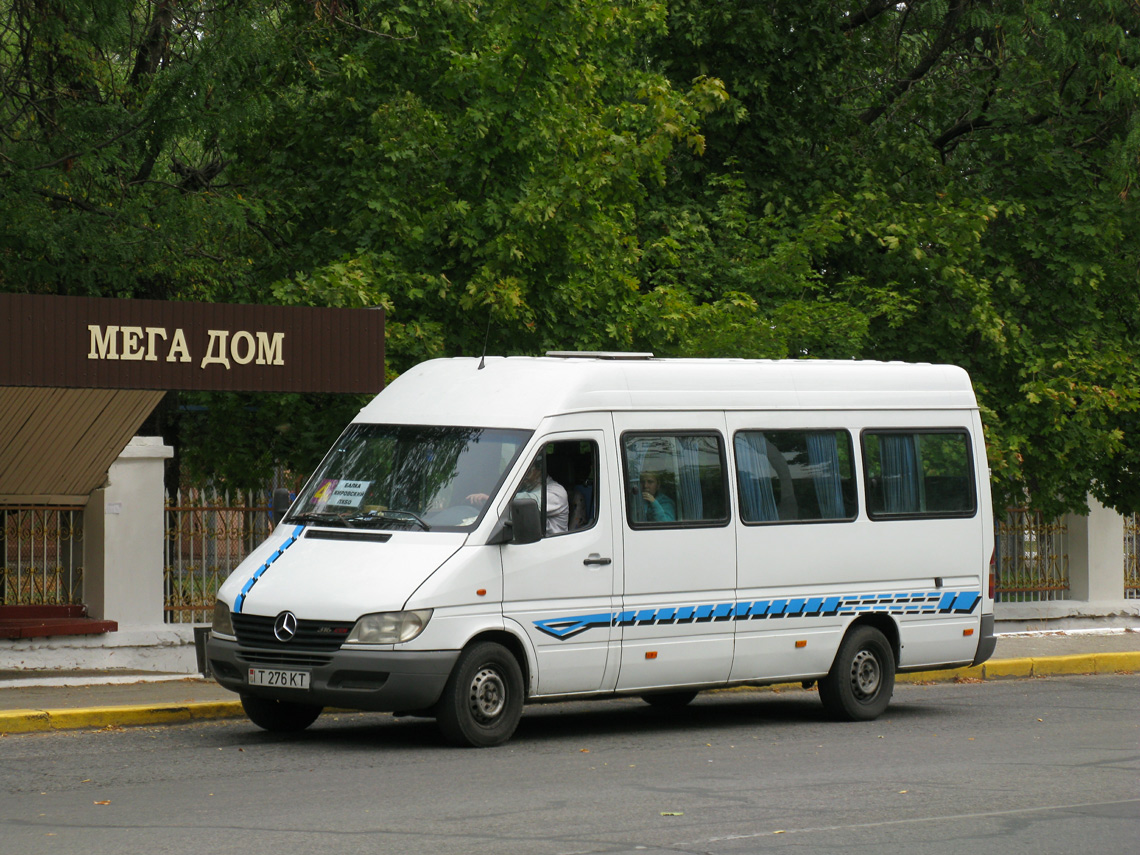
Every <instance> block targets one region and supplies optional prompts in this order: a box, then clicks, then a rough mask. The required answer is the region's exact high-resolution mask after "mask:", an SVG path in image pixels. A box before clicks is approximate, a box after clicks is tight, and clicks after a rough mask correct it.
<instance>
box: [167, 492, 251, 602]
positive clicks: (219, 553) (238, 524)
mask: <svg viewBox="0 0 1140 855" xmlns="http://www.w3.org/2000/svg"><path fill="white" fill-rule="evenodd" d="M269 505H270V499H269V494H268V493H264V492H242V491H235V492H233V493H230V492H229V491H219V490H217V489H215V488H213V487H188V488H183V489H180V490H178V491H177V492H176V493H175V494H174V495H173V496H171V495H170V494H169V493H167V496H166V545H165V561H164V565H163V566H164V568H165V569H164V575H165V587H164V591H165V597H164V603H163V619H164V620H165V622H166V623H208V622H209V621H210V619H211V617H212V615H213V609H214V599H215V598H216V597H217V594H218V587H219V586H220V585H221V584H222V582H224V581H225V580H226V577H227V576H229V575H230V573H231V572H233V570H234V568H236V567H237V566H238V564H240V563H241V561H242V559H243V558H245V556H246V555H248V554H249V553H250V552H252V551H253V549H254V548H255V547H256V546H257V545H258V544H260V543H261V542H262V541H263V540H265V538H266V537H268V536H269V532H270V530H271V527H272V526H271V522H270V507H269Z"/></svg>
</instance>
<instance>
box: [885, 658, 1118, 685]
mask: <svg viewBox="0 0 1140 855" xmlns="http://www.w3.org/2000/svg"><path fill="white" fill-rule="evenodd" d="M1136 671H1140V651H1124V652H1114V653H1078V654H1075V655H1072V656H1040V657H1026V658H1022V659H993V660H991V661H989V662H986V663H984V664H982V665H976V666H974V667H971V668H958V669H953V670H949V671H917V672H913V673H910V674H899V675H898V676H897V677H896V678H895V679H896V682H899V683H945V682H947V681H951V680H959V681H967V680H1006V679H1014V678H1022V679H1024V678H1028V677H1061V676H1065V675H1066V674H1117V673H1122V672H1123V673H1133V672H1136Z"/></svg>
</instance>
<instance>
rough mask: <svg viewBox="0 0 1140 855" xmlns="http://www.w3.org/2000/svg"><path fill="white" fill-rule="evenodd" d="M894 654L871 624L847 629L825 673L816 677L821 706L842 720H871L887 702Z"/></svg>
mask: <svg viewBox="0 0 1140 855" xmlns="http://www.w3.org/2000/svg"><path fill="white" fill-rule="evenodd" d="M894 688H895V654H894V650H893V649H892V648H891V643H890V642H889V641H887V638H886V636H884V635H883V634H882V633H881V632H879V631H878V630H877V629H875V628H874V627H871V626H858V627H855V628H854V629H852V630H851V631H850V632H849V633H847V635H846V637H845V638H844V639H843V643H842V644H840V645H839V652H838V653H836V654H835V662H834V663H833V664H832V666H831V671H829V672H828V674H827V676H826V677H824V678H823V679H822V680H820V681H819V699H820V700H821V701H823V706H824V709H826V710H827V712H828V713H830V714H831V715H832V716H833V717H835V718H837V719H841V720H843V721H871V720H872V719H876V718H878V717H879V716H880V715H882V714H883V712H884V711H885V710H886V709H887V704H889V703H890V702H891V693H892V692H894Z"/></svg>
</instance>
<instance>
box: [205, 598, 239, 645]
mask: <svg viewBox="0 0 1140 855" xmlns="http://www.w3.org/2000/svg"><path fill="white" fill-rule="evenodd" d="M210 632H211V633H212V634H214V635H228V636H230V637H231V638H232V637H233V634H234V622H233V620H232V619H231V618H230V607H229V606H227V605H226V604H225V603H223V602H222V601H221V600H217V601H215V602H214V623H213V628H212V629H211V630H210Z"/></svg>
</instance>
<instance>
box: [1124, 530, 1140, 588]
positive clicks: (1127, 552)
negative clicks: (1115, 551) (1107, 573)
mask: <svg viewBox="0 0 1140 855" xmlns="http://www.w3.org/2000/svg"><path fill="white" fill-rule="evenodd" d="M1124 598H1125V599H1126V600H1140V514H1132V516H1128V517H1125V518H1124Z"/></svg>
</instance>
